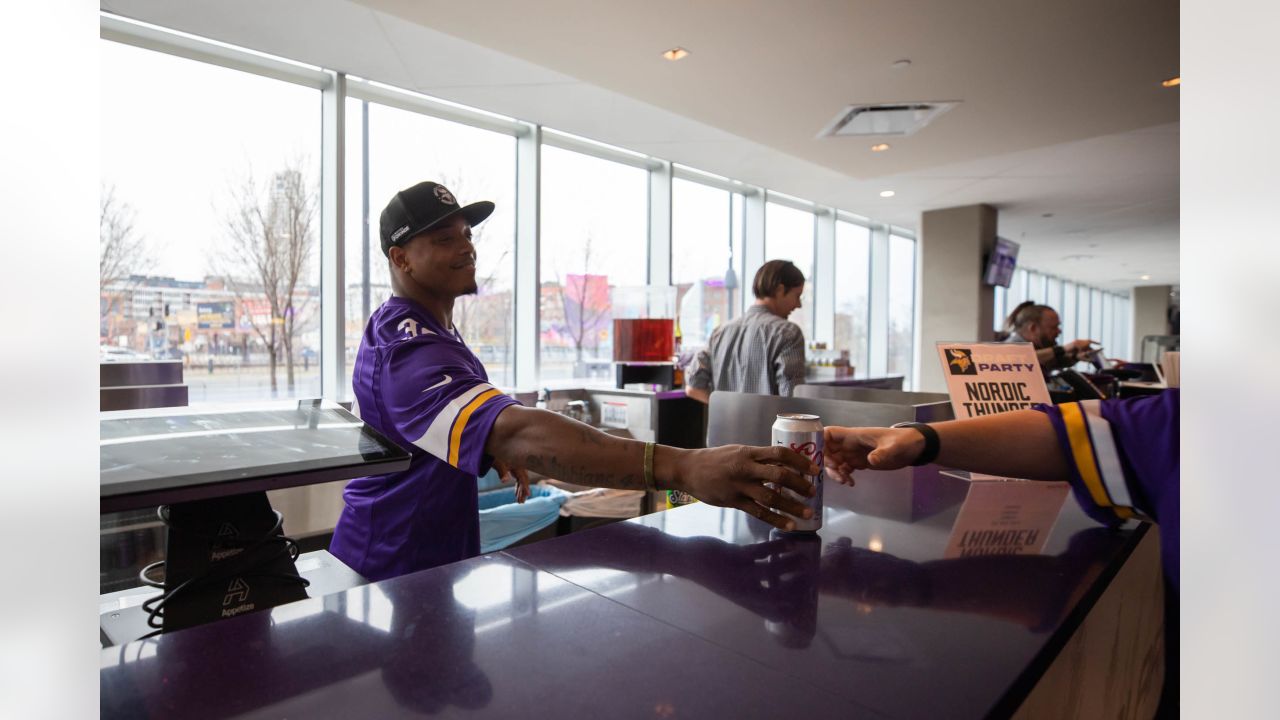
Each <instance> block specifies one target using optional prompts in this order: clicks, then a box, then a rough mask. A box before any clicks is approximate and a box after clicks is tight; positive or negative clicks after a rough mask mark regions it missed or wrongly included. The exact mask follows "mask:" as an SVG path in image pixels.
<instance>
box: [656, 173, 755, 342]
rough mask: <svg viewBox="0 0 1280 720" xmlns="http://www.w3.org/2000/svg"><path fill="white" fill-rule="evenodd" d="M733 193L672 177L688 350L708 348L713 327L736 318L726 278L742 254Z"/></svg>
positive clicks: (676, 265)
mask: <svg viewBox="0 0 1280 720" xmlns="http://www.w3.org/2000/svg"><path fill="white" fill-rule="evenodd" d="M732 196H733V193H730V192H728V191H727V190H720V189H717V188H713V187H711V186H709V185H703V184H701V183H697V182H692V181H689V180H683V179H680V178H676V179H675V180H674V181H672V187H671V279H672V282H673V283H675V286H676V293H677V296H678V297H677V307H678V308H679V312H680V315H679V317H678V318H677V319H678V320H679V322H680V331H681V335H682V339H683V343H684V349H685V350H691V349H694V348H701V347H704V346H705V345H706V343H707V339H708V338H709V337H711V331H712V330H715V329H716V327H718V326H719V325H720V323H722V322H724V321H725V320H727V319H728V318H729V317H730V307H731V300H730V296H729V290H730V289H731V288H726V287H725V277H726V275H727V274H728V272H729V269H730V266H731V263H732V262H734V261H736V258H737V257H738V255H739V253H738V252H735V250H734V247H733V224H734V223H733V219H732V214H733V197H732ZM736 274H737V273H736V271H735V272H734V276H735V278H736Z"/></svg>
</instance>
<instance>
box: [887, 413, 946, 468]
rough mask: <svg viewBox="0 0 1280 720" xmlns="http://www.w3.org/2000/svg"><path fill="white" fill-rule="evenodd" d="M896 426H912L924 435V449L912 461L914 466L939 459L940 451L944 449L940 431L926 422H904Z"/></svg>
mask: <svg viewBox="0 0 1280 720" xmlns="http://www.w3.org/2000/svg"><path fill="white" fill-rule="evenodd" d="M894 427H896V428H911V429H912V430H915V431H916V432H918V433H920V434H921V435H923V436H924V450H921V451H920V455H919V456H918V457H917V458H916V459H915V462H913V463H911V466H912V467H919V466H921V465H928V464H929V463H931V462H933V461H934V460H937V459H938V452H939V451H940V450H942V442H941V441H940V440H938V431H937V430H934V429H933V428H931V427H929V426H928V425H926V424H924V423H918V422H904V423H898V424H897V425H894Z"/></svg>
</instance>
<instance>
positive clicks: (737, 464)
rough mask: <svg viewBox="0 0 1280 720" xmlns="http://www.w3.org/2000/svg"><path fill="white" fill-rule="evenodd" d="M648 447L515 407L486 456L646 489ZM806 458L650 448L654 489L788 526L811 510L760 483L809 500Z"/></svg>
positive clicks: (575, 478)
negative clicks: (645, 475)
mask: <svg viewBox="0 0 1280 720" xmlns="http://www.w3.org/2000/svg"><path fill="white" fill-rule="evenodd" d="M644 451H645V443H643V442H640V441H638V440H627V439H624V438H619V437H614V436H612V435H608V434H606V433H603V432H600V431H599V430H596V429H595V428H593V427H591V426H589V425H586V424H584V423H580V422H578V421H576V420H571V419H569V418H567V417H564V416H562V415H558V414H556V413H552V412H547V411H546V410H539V409H536V408H527V407H522V406H519V405H512V406H510V407H507V408H505V409H504V410H503V411H502V413H501V414H500V415H499V416H498V418H497V420H496V421H495V422H494V424H493V428H492V430H491V431H490V433H489V437H488V440H487V441H486V443H485V452H486V453H488V454H489V455H491V456H493V457H501V458H505V459H507V460H508V461H510V462H513V463H517V464H519V465H522V466H524V467H526V468H528V469H530V470H534V471H536V472H539V473H541V474H543V475H547V476H550V477H555V478H558V479H561V480H566V481H569V482H574V483H578V484H580V485H591V486H595V487H609V488H620V489H624V490H644V489H645V477H644ZM818 470H819V469H818V468H817V467H816V466H814V465H812V464H811V463H810V462H809V460H808V458H805V457H804V456H803V455H801V454H799V453H797V452H794V451H792V450H789V449H786V448H782V447H768V448H756V447H747V446H744V445H726V446H723V447H717V448H708V449H705V450H684V449H681V448H674V447H668V446H666V445H658V446H656V447H655V448H654V456H653V474H654V480H655V485H656V486H657V488H658V489H673V490H683V491H685V492H687V493H689V494H690V495H692V496H694V497H696V498H698V499H699V500H701V501H703V502H705V503H709V504H711V505H717V506H720V507H731V508H737V509H739V510H742V511H743V512H746V513H749V514H751V515H753V516H754V517H757V518H760V519H761V520H764V521H766V522H768V523H769V524H771V525H773V526H775V527H779V528H783V529H789V528H790V527H791V526H794V523H793V521H792V520H791V519H790V518H788V517H786V516H784V515H780V514H778V513H776V512H773V511H772V510H770V508H776V509H778V510H781V511H783V512H786V513H789V514H791V515H794V516H796V517H809V515H810V511H809V510H808V509H807V508H805V507H804V505H803V504H802V503H800V502H798V501H795V500H792V499H790V498H786V497H783V495H782V494H781V493H779V492H777V491H775V490H773V489H770V488H767V487H765V486H764V483H777V484H779V485H782V486H785V487H788V488H790V489H792V490H794V491H796V492H797V493H799V494H800V495H801V496H804V497H808V496H809V495H811V494H812V492H813V488H812V486H811V484H810V483H809V481H808V480H806V479H805V478H804V476H803V475H802V473H807V474H811V475H812V474H817V472H818Z"/></svg>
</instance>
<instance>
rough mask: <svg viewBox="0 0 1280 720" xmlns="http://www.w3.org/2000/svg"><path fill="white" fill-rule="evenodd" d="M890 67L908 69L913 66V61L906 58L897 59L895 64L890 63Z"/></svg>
mask: <svg viewBox="0 0 1280 720" xmlns="http://www.w3.org/2000/svg"><path fill="white" fill-rule="evenodd" d="M889 67H891V68H893V69H894V70H906V69H907V68H909V67H911V61H910V60H908V59H906V58H902V59H901V60H895V61H894V62H893V64H892V65H890V66H889Z"/></svg>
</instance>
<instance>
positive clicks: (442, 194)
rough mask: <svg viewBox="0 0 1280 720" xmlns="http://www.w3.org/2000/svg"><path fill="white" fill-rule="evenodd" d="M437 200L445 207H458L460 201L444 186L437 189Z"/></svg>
mask: <svg viewBox="0 0 1280 720" xmlns="http://www.w3.org/2000/svg"><path fill="white" fill-rule="evenodd" d="M435 192H436V199H437V200H439V201H440V202H442V203H444V204H445V205H457V204H458V201H457V200H456V199H455V198H454V197H453V193H451V192H449V188H447V187H445V186H443V185H437V186H436V187H435Z"/></svg>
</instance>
